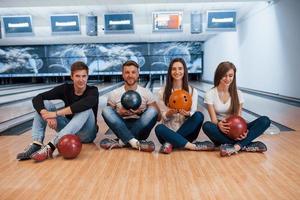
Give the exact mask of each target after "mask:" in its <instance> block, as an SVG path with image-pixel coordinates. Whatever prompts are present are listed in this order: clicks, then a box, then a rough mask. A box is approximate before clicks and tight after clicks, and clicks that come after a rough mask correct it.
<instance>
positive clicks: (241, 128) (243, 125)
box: [226, 115, 247, 139]
mask: <svg viewBox="0 0 300 200" xmlns="http://www.w3.org/2000/svg"><path fill="white" fill-rule="evenodd" d="M226 122H228V123H230V124H229V128H230V130H229V132H228V137H230V138H232V139H236V138H238V137H239V136H240V135H242V134H243V133H245V132H246V131H247V122H246V121H245V120H244V119H243V118H242V117H240V116H237V115H232V116H230V117H228V118H227V119H226Z"/></svg>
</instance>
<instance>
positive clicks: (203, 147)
mask: <svg viewBox="0 0 300 200" xmlns="http://www.w3.org/2000/svg"><path fill="white" fill-rule="evenodd" d="M193 144H194V145H196V149H195V150H196V151H213V150H215V145H214V144H213V143H212V142H210V141H203V142H198V141H197V142H193Z"/></svg>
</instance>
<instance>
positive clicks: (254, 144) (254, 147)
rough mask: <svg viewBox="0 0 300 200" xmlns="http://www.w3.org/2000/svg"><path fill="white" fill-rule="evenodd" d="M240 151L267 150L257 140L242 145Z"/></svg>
mask: <svg viewBox="0 0 300 200" xmlns="http://www.w3.org/2000/svg"><path fill="white" fill-rule="evenodd" d="M242 151H247V152H260V153H262V152H265V151H267V146H266V145H265V144H264V143H262V142H260V141H257V142H251V143H250V144H248V145H246V146H244V147H243V148H242Z"/></svg>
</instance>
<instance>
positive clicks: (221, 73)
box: [203, 62, 271, 156]
mask: <svg viewBox="0 0 300 200" xmlns="http://www.w3.org/2000/svg"><path fill="white" fill-rule="evenodd" d="M204 103H206V105H207V109H208V112H209V115H210V119H211V121H208V122H205V123H204V124H203V131H204V133H205V134H206V135H207V136H208V137H209V138H210V140H211V141H212V142H213V143H214V144H215V145H216V146H220V154H221V156H230V155H232V154H235V153H238V152H239V151H240V150H243V151H249V152H264V151H266V150H267V147H266V145H265V144H264V143H262V142H260V141H257V142H252V141H253V140H254V139H255V138H257V137H258V136H260V135H261V134H263V132H264V131H265V130H266V129H267V128H268V127H269V126H270V123H271V121H270V119H269V118H268V117H266V116H261V117H259V118H257V119H256V120H254V121H252V122H250V123H248V124H247V131H246V132H245V133H244V134H242V135H241V136H240V137H239V138H237V139H235V140H234V139H231V138H229V137H228V136H227V134H228V132H229V129H230V128H229V123H228V122H227V121H226V118H227V117H228V116H229V115H238V116H241V111H242V106H243V103H244V99H243V95H242V92H241V91H240V90H238V89H237V85H236V67H235V66H234V64H233V63H231V62H221V63H220V64H219V65H218V67H217V69H216V71H215V77H214V87H213V88H212V89H210V90H209V91H208V92H207V93H206V95H205V99H204Z"/></svg>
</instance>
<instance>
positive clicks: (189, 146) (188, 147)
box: [184, 142, 196, 150]
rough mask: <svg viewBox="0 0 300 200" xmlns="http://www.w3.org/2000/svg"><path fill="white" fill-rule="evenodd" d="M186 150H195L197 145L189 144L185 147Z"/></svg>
mask: <svg viewBox="0 0 300 200" xmlns="http://www.w3.org/2000/svg"><path fill="white" fill-rule="evenodd" d="M184 148H186V149H189V150H195V149H196V145H195V144H192V143H190V142H187V143H186V145H185V146H184Z"/></svg>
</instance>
